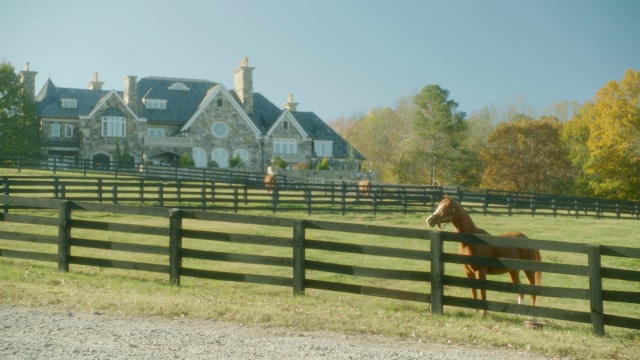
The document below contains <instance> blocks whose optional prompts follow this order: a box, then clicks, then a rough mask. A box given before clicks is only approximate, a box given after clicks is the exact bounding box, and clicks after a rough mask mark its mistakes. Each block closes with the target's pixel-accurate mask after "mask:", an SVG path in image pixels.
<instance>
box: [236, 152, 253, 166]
mask: <svg viewBox="0 0 640 360" xmlns="http://www.w3.org/2000/svg"><path fill="white" fill-rule="evenodd" d="M236 156H239V157H240V159H242V161H243V162H244V164H245V166H249V165H250V164H251V155H250V154H249V151H247V150H246V149H237V150H236V151H234V152H233V157H236Z"/></svg>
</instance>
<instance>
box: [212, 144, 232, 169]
mask: <svg viewBox="0 0 640 360" xmlns="http://www.w3.org/2000/svg"><path fill="white" fill-rule="evenodd" d="M211 160H213V161H215V162H216V163H217V164H218V166H220V167H221V168H228V167H229V152H228V151H227V149H225V148H220V147H219V148H215V149H213V151H212V152H211Z"/></svg>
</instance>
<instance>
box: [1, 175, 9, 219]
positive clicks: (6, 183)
mask: <svg viewBox="0 0 640 360" xmlns="http://www.w3.org/2000/svg"><path fill="white" fill-rule="evenodd" d="M2 183H3V184H4V186H3V187H4V189H3V190H2V193H3V194H4V195H9V178H8V177H7V176H3V177H2ZM2 212H3V213H4V214H8V213H9V205H8V204H4V206H3V207H2Z"/></svg>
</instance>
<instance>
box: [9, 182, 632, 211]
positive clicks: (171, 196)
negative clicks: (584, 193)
mask: <svg viewBox="0 0 640 360" xmlns="http://www.w3.org/2000/svg"><path fill="white" fill-rule="evenodd" d="M0 181H1V184H2V194H4V195H15V196H37V197H51V198H54V199H67V200H74V201H97V202H102V203H104V202H109V203H113V204H143V205H153V206H159V207H179V208H181V209H199V210H231V211H233V212H238V211H240V210H270V211H272V212H274V213H276V212H283V211H297V212H306V213H307V214H311V213H318V212H333V213H340V214H341V215H343V216H344V215H346V213H351V212H360V213H372V214H373V215H376V214H377V213H379V212H397V213H404V214H406V213H415V212H420V213H425V212H430V211H432V210H433V209H434V207H435V204H437V202H439V201H440V200H441V199H442V197H443V196H444V194H445V193H447V194H449V195H450V196H451V197H452V198H454V199H457V200H458V201H459V202H461V203H462V202H464V206H465V208H466V209H467V210H469V211H470V212H475V213H482V214H484V215H487V214H506V215H509V216H511V215H513V214H530V215H531V216H536V215H544V216H554V217H556V216H571V217H576V218H578V217H580V216H591V217H597V218H616V219H636V220H638V219H640V202H631V201H622V200H603V199H585V198H572V197H563V196H551V195H541V194H522V193H508V192H502V191H492V190H485V189H475V188H457V187H456V188H442V187H424V186H409V185H375V186H373V187H372V189H371V190H370V191H369V192H362V191H360V190H359V189H358V187H357V185H356V184H347V183H341V184H294V183H284V184H280V183H278V184H276V186H275V187H274V188H273V189H272V191H270V192H267V191H266V189H265V187H264V183H262V182H258V181H252V182H244V183H220V182H213V181H202V180H175V181H173V180H171V181H163V180H150V179H144V178H129V179H123V178H120V179H109V178H106V179H105V178H101V177H60V176H54V177H47V176H45V177H20V176H3V177H0ZM6 211H7V209H6V208H5V212H6Z"/></svg>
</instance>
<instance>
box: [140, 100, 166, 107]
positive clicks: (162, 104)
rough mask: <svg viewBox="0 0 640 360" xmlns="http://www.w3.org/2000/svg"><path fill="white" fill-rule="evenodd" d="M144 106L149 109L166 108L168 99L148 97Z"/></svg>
mask: <svg viewBox="0 0 640 360" xmlns="http://www.w3.org/2000/svg"><path fill="white" fill-rule="evenodd" d="M144 107H145V108H147V109H158V110H164V109H166V108H167V100H159V99H146V100H144Z"/></svg>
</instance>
